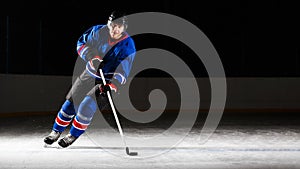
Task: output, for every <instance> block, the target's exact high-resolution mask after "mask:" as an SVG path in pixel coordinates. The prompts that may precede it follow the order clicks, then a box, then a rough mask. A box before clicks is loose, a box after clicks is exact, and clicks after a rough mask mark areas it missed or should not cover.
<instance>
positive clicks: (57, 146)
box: [44, 144, 63, 149]
mask: <svg viewBox="0 0 300 169" xmlns="http://www.w3.org/2000/svg"><path fill="white" fill-rule="evenodd" d="M44 148H56V149H63V148H62V147H61V146H59V145H49V144H44Z"/></svg>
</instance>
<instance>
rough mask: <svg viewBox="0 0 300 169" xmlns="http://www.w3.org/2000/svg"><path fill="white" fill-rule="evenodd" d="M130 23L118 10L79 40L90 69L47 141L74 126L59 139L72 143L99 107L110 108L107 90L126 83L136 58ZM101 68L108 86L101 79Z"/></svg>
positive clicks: (74, 89) (77, 84)
mask: <svg viewBox="0 0 300 169" xmlns="http://www.w3.org/2000/svg"><path fill="white" fill-rule="evenodd" d="M127 26H128V22H127V17H126V16H125V15H124V14H123V13H119V12H118V11H114V12H112V14H111V15H110V16H109V18H108V22H107V24H106V25H96V26H93V27H91V28H90V29H88V30H87V31H86V32H84V33H83V35H82V36H81V37H80V38H79V39H78V42H77V52H78V55H79V56H80V57H81V58H82V59H83V60H84V61H85V62H86V69H85V70H84V71H83V73H82V74H81V75H80V76H79V77H78V78H77V79H76V81H75V82H74V84H73V85H72V87H71V89H70V91H69V93H68V94H67V96H66V101H65V102H64V104H63V105H62V107H61V109H60V111H59V112H58V114H57V116H56V119H55V121H54V124H53V127H52V131H51V133H50V134H49V135H48V136H46V137H45V138H44V142H45V143H46V144H49V145H50V144H52V143H54V142H55V141H57V140H58V139H59V137H60V135H61V133H62V132H63V131H64V130H65V129H66V127H67V126H69V125H71V128H70V131H69V133H68V134H67V135H66V136H65V137H63V138H62V139H60V140H59V141H58V144H59V145H60V146H61V147H68V146H70V145H71V144H72V143H73V142H74V141H75V140H76V139H77V138H78V137H79V136H80V135H82V134H83V133H84V132H85V130H86V129H87V127H88V126H89V124H90V122H91V120H92V118H93V115H94V113H95V112H96V110H97V107H98V108H99V110H100V111H101V110H103V109H105V108H107V107H110V106H109V105H108V104H109V102H108V98H107V96H106V95H105V93H106V92H107V91H110V92H117V91H118V88H120V86H122V85H124V84H125V83H126V79H127V77H128V75H129V73H130V70H131V66H132V63H133V60H134V57H135V52H136V49H135V44H134V41H133V39H132V38H131V37H130V36H129V35H128V34H127V32H126V29H127ZM99 68H101V69H102V71H103V73H104V76H105V80H106V82H107V84H106V85H103V84H102V80H101V79H100V80H99ZM91 83H93V84H92V85H91ZM89 86H91V87H89Z"/></svg>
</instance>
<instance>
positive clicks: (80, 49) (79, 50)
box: [77, 45, 85, 55]
mask: <svg viewBox="0 0 300 169" xmlns="http://www.w3.org/2000/svg"><path fill="white" fill-rule="evenodd" d="M84 47H85V45H82V46H81V47H80V48H79V49H78V51H77V52H78V55H80V52H81V51H82V49H83V48H84Z"/></svg>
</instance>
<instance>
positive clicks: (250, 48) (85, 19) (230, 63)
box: [0, 0, 300, 77]
mask: <svg viewBox="0 0 300 169" xmlns="http://www.w3.org/2000/svg"><path fill="white" fill-rule="evenodd" d="M298 7H299V5H297V4H296V2H295V3H292V2H289V1H279V0H266V1H246V0H229V1H216V0H212V1H199V2H196V1H173V0H164V1H137V2H132V1H125V0H123V1H101V0H98V1H75V0H73V1H53V0H52V1H49V0H48V1H40V2H30V1H9V2H5V3H2V4H1V16H0V25H1V27H0V37H1V41H0V73H3V74H39V75H72V73H73V68H74V64H75V61H76V59H77V54H76V42H77V39H78V38H79V36H80V35H81V34H82V33H83V32H84V31H85V30H86V29H88V28H89V27H90V26H93V25H96V24H105V23H106V21H107V18H108V15H109V14H110V12H111V11H112V10H114V9H122V10H125V11H127V13H128V14H133V13H137V12H165V13H169V14H173V15H176V16H179V17H181V18H183V19H186V20H187V21H189V22H191V23H193V24H194V25H196V26H197V27H198V28H199V29H200V30H201V31H203V33H204V34H205V35H206V36H207V37H208V38H209V39H210V41H211V42H212V44H213V45H214V47H215V48H216V50H217V52H218V54H219V56H220V58H221V61H222V63H223V66H224V69H225V73H226V76H227V77H299V76H300V56H299V30H300V29H299V25H298V22H299V17H298V15H299V10H298V9H299V8H298ZM129 26H130V25H129ZM129 28H130V27H129ZM170 29H172V28H170ZM133 38H134V40H135V42H136V47H137V50H140V49H143V48H150V47H159V48H164V49H167V50H170V51H172V52H174V53H175V54H177V55H178V56H179V57H181V58H182V59H183V60H184V61H185V62H186V63H187V64H188V65H189V66H190V68H191V69H192V70H193V72H194V74H195V75H196V76H197V77H203V76H206V75H207V74H206V71H205V69H204V68H203V66H201V61H199V60H197V56H193V55H194V54H193V52H192V51H190V50H189V49H188V48H187V47H186V46H185V45H184V44H181V43H180V42H177V41H175V40H174V39H171V38H169V37H164V36H160V35H149V34H146V35H138V36H134V37H133ZM147 73H148V75H149V74H151V75H154V76H159V74H158V72H155V71H148V72H147ZM147 73H146V74H147ZM146 74H145V75H146Z"/></svg>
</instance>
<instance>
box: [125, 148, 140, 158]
mask: <svg viewBox="0 0 300 169" xmlns="http://www.w3.org/2000/svg"><path fill="white" fill-rule="evenodd" d="M126 154H127V155H129V156H137V155H138V153H137V152H129V148H128V147H126Z"/></svg>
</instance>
